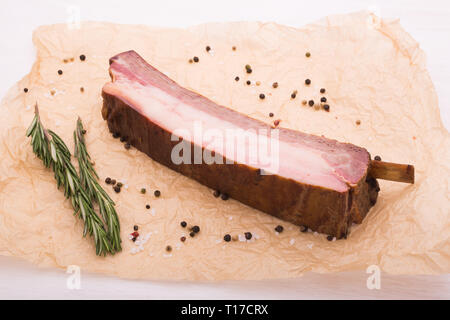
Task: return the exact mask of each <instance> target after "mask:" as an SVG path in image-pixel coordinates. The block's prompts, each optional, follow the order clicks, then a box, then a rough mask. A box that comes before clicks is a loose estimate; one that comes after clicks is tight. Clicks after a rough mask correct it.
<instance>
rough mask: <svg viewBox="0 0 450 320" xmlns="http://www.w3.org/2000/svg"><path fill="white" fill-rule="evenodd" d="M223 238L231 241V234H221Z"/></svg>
mask: <svg viewBox="0 0 450 320" xmlns="http://www.w3.org/2000/svg"><path fill="white" fill-rule="evenodd" d="M223 240H224V241H226V242H230V241H231V236H230V235H229V234H226V235H224V236H223Z"/></svg>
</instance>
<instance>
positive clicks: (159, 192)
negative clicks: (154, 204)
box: [153, 190, 161, 197]
mask: <svg viewBox="0 0 450 320" xmlns="http://www.w3.org/2000/svg"><path fill="white" fill-rule="evenodd" d="M153 194H154V195H155V197H159V196H160V195H161V191H159V190H155V192H154V193H153Z"/></svg>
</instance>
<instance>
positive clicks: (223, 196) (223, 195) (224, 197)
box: [220, 193, 229, 200]
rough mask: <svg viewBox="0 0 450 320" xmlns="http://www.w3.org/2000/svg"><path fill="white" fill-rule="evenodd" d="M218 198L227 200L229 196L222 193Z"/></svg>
mask: <svg viewBox="0 0 450 320" xmlns="http://www.w3.org/2000/svg"><path fill="white" fill-rule="evenodd" d="M220 198H221V199H222V200H228V198H229V196H228V194H226V193H222V195H221V196H220Z"/></svg>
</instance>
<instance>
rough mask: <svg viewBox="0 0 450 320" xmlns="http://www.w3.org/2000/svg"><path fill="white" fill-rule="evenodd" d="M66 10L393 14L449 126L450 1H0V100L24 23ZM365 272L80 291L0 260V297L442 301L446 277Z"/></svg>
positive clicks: (276, 16) (115, 18) (28, 48)
mask: <svg viewBox="0 0 450 320" xmlns="http://www.w3.org/2000/svg"><path fill="white" fill-rule="evenodd" d="M70 7H76V8H79V10H80V16H81V19H82V20H98V21H110V22H118V23H132V24H148V25H155V26H172V27H173V26H176V27H184V26H189V25H193V24H200V23H204V22H211V21H240V20H259V21H275V22H278V23H282V24H287V25H291V26H302V25H304V24H306V23H309V22H313V21H315V20H317V19H319V18H321V17H323V16H326V15H330V14H336V13H348V12H352V11H358V10H367V9H369V10H371V11H373V12H375V13H376V14H378V15H380V16H382V17H383V18H400V21H401V24H402V25H403V27H404V28H405V29H406V30H407V31H408V32H409V33H410V34H412V36H413V37H414V38H415V39H416V40H417V41H418V42H419V43H420V44H421V47H422V48H423V49H424V51H425V52H426V54H427V57H428V69H429V71H430V74H431V78H432V80H433V83H434V85H435V87H436V90H437V93H438V96H439V104H440V108H441V115H442V119H443V121H444V123H445V125H446V127H447V128H449V127H450V90H449V88H450V61H449V57H450V41H449V40H450V2H449V1H447V0H442V1H437V0H427V1H425V0H421V1H415V0H410V1H406V0H397V1H396V0H386V1H384V0H383V1H382V0H378V1H376V0H373V1H366V0H342V1H335V0H334V1H333V0H329V1H318V0H308V1H294V0H293V1H282V0H277V1H267V0H255V1H244V0H225V1H223V0H220V1H217V0H204V1H200V0H185V1H172V0H163V1H161V0H158V1H152V0H150V1H149V0H147V1H132V0H119V1H118V0H106V1H94V0H90V1H84V0H80V1H75V0H73V1H61V0H58V1H57V0H53V1H52V0H40V1H32V0H29V1H19V0H0V57H1V59H0V61H1V62H0V65H1V70H2V76H1V77H0V96H3V95H4V94H5V93H6V91H7V90H8V89H9V87H11V86H12V85H13V84H14V83H15V82H17V81H18V80H19V79H20V78H21V77H23V76H25V75H26V74H27V73H28V72H29V71H30V69H31V66H32V63H33V62H34V59H35V49H34V48H33V45H32V42H31V35H32V31H33V29H34V28H36V27H37V26H39V25H42V24H52V23H60V22H67V21H68V19H69V17H70V12H71V11H70V10H71V9H70ZM367 277H368V275H367V274H366V273H365V271H364V270H363V271H360V272H348V273H341V274H335V275H318V274H307V275H305V276H304V277H303V278H300V279H295V280H273V281H257V282H256V281H253V282H249V281H246V282H237V281H233V282H231V281H227V282H220V283H191V282H161V281H158V282H150V281H128V280H122V279H117V278H111V277H105V276H101V275H93V274H84V273H82V278H81V290H69V289H67V286H66V280H67V278H68V275H67V274H65V272H64V271H63V270H55V269H39V268H36V267H35V266H33V265H31V264H29V263H27V262H24V261H22V260H19V259H15V258H6V257H0V298H4V299H9V298H35V299H36V298H37V299H45V298H56V299H65V298H67V299H80V298H82V299H84V298H96V299H104V298H114V299H120V298H125V299H131V298H138V299H139V298H146V299H182V298H187V299H216V298H217V299H234V298H235V299H252V298H254V299H258V298H259V299H266V298H267V299H308V298H313V299H317V298H319V299H322V298H338V299H339V298H356V299H360V298H387V299H392V298H435V299H442V298H446V299H449V298H450V275H448V274H447V275H441V276H391V275H386V274H382V277H381V289H380V290H369V289H367V287H366V280H367Z"/></svg>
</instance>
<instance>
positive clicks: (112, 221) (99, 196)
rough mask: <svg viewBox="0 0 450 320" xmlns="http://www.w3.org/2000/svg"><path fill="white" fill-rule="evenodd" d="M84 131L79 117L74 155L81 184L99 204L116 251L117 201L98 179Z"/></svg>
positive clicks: (118, 249) (119, 246)
mask: <svg viewBox="0 0 450 320" xmlns="http://www.w3.org/2000/svg"><path fill="white" fill-rule="evenodd" d="M83 131H84V129H83V123H82V121H81V119H80V118H78V121H77V128H76V130H75V131H74V132H73V138H74V140H75V153H74V155H75V157H76V158H77V159H78V169H79V172H80V180H81V185H82V186H83V188H84V189H85V190H86V192H87V194H88V195H89V197H90V199H91V200H92V201H95V202H96V203H97V204H98V205H99V208H100V214H101V216H102V218H103V221H104V222H105V223H106V225H107V228H106V231H107V234H108V237H109V240H110V241H111V245H112V249H113V250H114V251H121V250H122V248H121V245H120V243H121V240H120V223H119V218H118V216H117V213H116V210H115V208H114V206H115V203H114V201H113V200H112V199H111V198H110V197H109V196H108V194H107V193H106V191H105V190H104V189H103V188H102V187H101V186H100V184H99V183H98V181H97V180H98V174H97V172H96V171H95V169H94V167H93V166H92V162H91V157H90V156H89V153H88V152H87V148H86V143H85V140H84V135H83Z"/></svg>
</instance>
